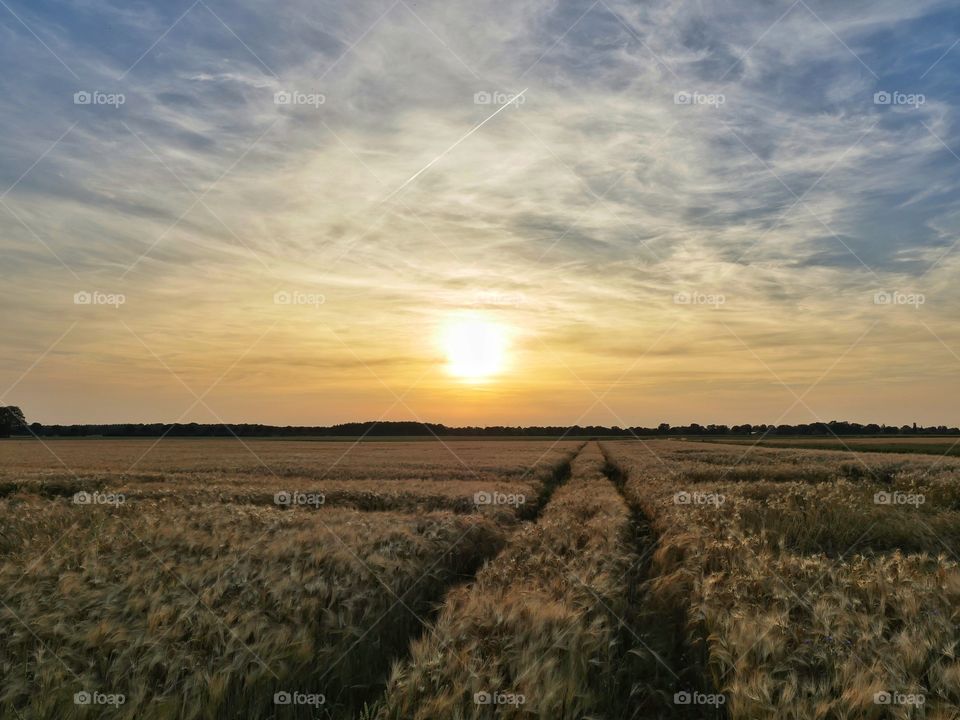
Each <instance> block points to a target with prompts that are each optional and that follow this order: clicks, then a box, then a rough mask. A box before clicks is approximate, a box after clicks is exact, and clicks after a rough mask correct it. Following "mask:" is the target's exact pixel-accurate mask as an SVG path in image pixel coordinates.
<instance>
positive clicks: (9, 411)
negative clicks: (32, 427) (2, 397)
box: [0, 405, 27, 437]
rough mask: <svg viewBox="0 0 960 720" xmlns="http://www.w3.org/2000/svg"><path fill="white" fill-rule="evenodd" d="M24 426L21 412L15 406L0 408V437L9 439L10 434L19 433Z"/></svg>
mask: <svg viewBox="0 0 960 720" xmlns="http://www.w3.org/2000/svg"><path fill="white" fill-rule="evenodd" d="M26 426H27V419H26V418H25V417H24V416H23V410H21V409H20V408H18V407H17V406H16V405H8V406H6V407H0V437H10V434H11V433H15V432H20V431H22V430H23V429H24V428H26Z"/></svg>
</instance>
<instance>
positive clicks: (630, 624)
mask: <svg viewBox="0 0 960 720" xmlns="http://www.w3.org/2000/svg"><path fill="white" fill-rule="evenodd" d="M600 450H601V452H602V453H603V456H604V459H605V465H604V474H605V475H606V476H607V478H608V479H609V480H610V482H611V483H612V484H613V485H614V487H616V488H617V492H618V493H619V494H620V496H621V497H622V498H623V501H624V502H625V503H626V505H627V507H629V508H630V513H631V518H632V526H633V528H632V536H633V542H634V543H635V547H636V553H637V557H638V565H637V568H636V571H635V573H634V574H633V575H632V577H631V578H630V580H629V581H630V584H631V587H630V590H629V593H630V597H631V605H632V609H633V610H632V612H631V614H630V616H629V617H627V618H624V623H625V625H626V627H625V628H624V636H623V642H624V643H625V644H628V645H630V644H632V645H633V647H632V648H631V650H630V651H629V653H630V655H632V656H633V657H632V658H630V659H629V662H628V663H627V664H628V666H629V668H630V670H629V672H630V673H631V674H632V675H633V678H634V682H633V683H632V685H631V686H630V687H628V688H624V691H625V692H629V694H630V696H631V697H632V698H633V700H634V703H635V704H634V707H633V710H632V712H631V714H629V715H626V716H625V718H630V719H631V720H632V719H634V718H635V719H637V720H640V719H643V720H648V719H653V718H658V719H659V718H663V719H664V720H668V719H669V720H674V719H676V720H680V719H689V720H694V718H695V719H696V720H723V719H724V718H726V717H727V712H726V708H725V707H724V706H723V705H720V706H719V707H716V708H715V707H714V706H706V705H698V704H695V703H692V702H689V700H690V699H691V696H692V694H694V693H700V694H701V695H711V694H716V690H714V689H713V687H712V683H711V682H710V679H709V676H708V673H707V671H706V668H707V660H708V658H707V654H706V646H705V643H701V644H700V645H699V646H698V647H694V646H692V645H691V644H690V641H689V635H688V632H687V628H688V626H689V618H688V616H687V612H686V610H685V608H683V607H682V606H669V605H667V604H665V603H663V602H661V601H658V600H657V598H656V595H655V593H654V592H653V588H654V585H655V583H656V581H657V577H656V576H654V575H653V574H652V571H651V564H652V563H651V561H652V559H653V555H654V553H655V552H656V549H657V546H658V544H659V536H658V535H657V533H656V531H655V530H654V528H653V525H652V523H651V522H650V518H649V517H648V516H647V515H646V514H645V513H644V512H643V509H642V508H641V507H640V506H639V505H638V504H637V503H636V502H633V501H632V500H631V498H630V496H629V494H628V493H625V492H624V486H625V484H626V482H627V480H628V477H627V473H626V472H625V471H624V469H623V468H622V467H621V466H620V465H618V464H617V462H616V460H615V459H613V458H612V457H611V455H610V453H609V452H608V451H607V448H605V447H604V446H603V445H602V444H600ZM684 701H687V702H684Z"/></svg>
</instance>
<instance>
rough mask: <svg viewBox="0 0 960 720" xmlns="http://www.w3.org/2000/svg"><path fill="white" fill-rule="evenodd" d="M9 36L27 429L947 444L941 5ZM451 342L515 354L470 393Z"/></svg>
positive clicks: (215, 20) (301, 19) (957, 143)
mask: <svg viewBox="0 0 960 720" xmlns="http://www.w3.org/2000/svg"><path fill="white" fill-rule="evenodd" d="M0 38H2V41H0V61H2V63H3V67H4V69H5V71H4V73H3V74H2V78H0V82H2V92H0V123H2V127H3V132H2V133H0V200H2V203H0V217H2V218H3V221H2V225H0V228H2V234H0V257H2V258H3V261H2V264H0V277H2V278H3V280H4V283H3V289H2V290H0V303H2V306H3V309H4V312H3V316H2V320H0V322H2V324H3V333H4V336H5V339H6V342H5V343H4V344H3V348H2V352H0V389H2V390H6V392H5V394H4V396H3V397H4V401H5V402H8V403H17V404H21V405H23V406H24V408H25V410H26V411H27V413H28V415H30V416H33V417H35V418H37V419H40V420H42V421H46V422H55V421H80V420H102V421H108V420H112V421H119V420H126V419H132V420H174V419H181V418H182V419H189V420H198V421H209V420H211V419H220V418H221V417H222V418H226V419H229V420H231V421H241V420H249V421H265V422H277V423H282V422H291V423H300V422H318V423H320V422H331V421H338V420H355V419H365V418H368V417H377V416H380V415H381V413H386V416H387V417H398V418H399V417H404V418H408V417H421V416H422V417H426V418H428V419H431V420H440V421H449V422H457V421H459V422H490V423H494V422H500V421H511V422H512V421H516V422H554V421H555V422H572V421H574V420H576V419H577V418H578V416H580V415H581V414H584V413H585V415H584V417H583V418H582V420H583V421H592V422H602V423H607V424H627V423H630V424H633V423H652V422H659V421H661V420H667V421H672V422H689V421H693V420H697V421H700V422H743V421H753V422H771V421H773V420H776V419H777V418H778V417H779V416H780V415H782V414H784V413H785V415H784V417H783V418H782V421H784V422H785V421H795V422H802V421H809V420H812V419H831V418H834V417H843V418H849V419H855V420H876V421H884V422H898V423H900V422H906V421H908V420H913V419H917V420H919V421H922V422H928V423H933V422H945V423H952V424H955V423H956V420H955V418H953V415H952V413H953V409H952V408H953V403H952V400H951V397H952V395H951V391H954V390H956V381H955V378H956V377H957V370H958V368H960V357H958V355H960V337H958V333H957V331H956V329H955V322H954V319H955V318H956V312H957V310H958V309H960V308H958V305H960V297H958V292H957V289H956V283H955V282H953V280H954V278H955V277H956V276H955V270H956V269H957V265H958V262H960V260H958V255H960V250H958V249H957V248H955V247H954V244H955V243H956V242H957V240H958V239H960V235H958V229H960V227H958V225H960V214H958V211H960V208H958V206H957V197H958V195H957V183H958V180H960V132H958V128H957V123H956V115H957V103H958V99H960V94H958V93H960V90H958V88H957V84H956V82H955V78H956V76H957V70H958V67H960V44H958V42H960V11H958V10H957V8H956V6H955V5H954V4H951V3H948V2H914V3H903V2H845V3H829V2H814V1H812V0H798V2H793V3H791V2H762V3H756V2H750V3H744V2H731V1H727V2H666V1H663V2H644V3H627V2H616V1H615V0H600V1H598V2H592V1H590V2H539V1H527V0H521V1H520V2H477V3H470V4H465V3H464V4H460V3H458V4H450V3H439V2H412V1H409V0H397V1H396V2H394V1H393V0H389V1H387V2H356V3H325V2H281V3H262V2H260V3H256V2H235V3H229V4H227V3H222V2H218V1H217V0H200V1H198V2H196V3H194V2H192V0H190V1H188V2H170V3H120V2H116V3H110V2H100V1H98V0H86V1H83V2H71V3H54V2H29V3H28V2H20V1H19V0H4V2H3V4H2V5H0ZM520 92H522V93H523V95H522V97H521V98H519V99H517V100H515V101H514V102H512V103H509V104H506V105H505V106H504V103H505V102H506V101H507V100H508V99H510V98H511V97H513V96H514V95H515V94H516V93H520ZM77 93H81V94H82V93H90V97H92V98H93V100H92V102H91V103H89V104H77V102H76V100H75V95H76V94H77ZM878 93H880V95H878ZM278 94H279V95H278ZM121 95H122V99H123V102H122V104H121V103H119V102H118V101H117V98H118V97H119V96H121ZM284 96H288V97H291V98H293V100H292V102H291V103H288V104H284V103H282V102H278V97H284ZM78 97H81V98H82V97H83V95H80V96H78ZM888 97H889V100H890V101H889V102H886V98H888ZM111 98H112V99H111ZM487 100H489V102H487ZM4 190H5V192H4ZM78 292H81V293H82V292H90V293H97V292H100V293H103V294H106V295H114V296H117V295H122V296H123V298H124V302H123V303H122V305H120V306H119V307H117V306H110V305H106V306H97V305H96V304H95V303H94V305H93V306H90V305H83V304H80V305H78V304H76V303H75V301H74V295H75V294H76V293H78ZM277 292H293V293H297V292H300V293H305V294H308V295H309V294H312V295H314V296H322V297H323V304H322V307H318V306H317V305H316V304H314V305H306V306H299V305H295V306H289V305H282V304H280V305H278V304H277V303H276V302H275V301H274V296H275V293H277ZM878 295H879V296H880V297H881V300H880V301H879V304H878V301H877V300H876V298H877V297H878ZM678 296H679V297H680V298H688V299H690V301H689V302H684V301H682V300H681V301H678V300H677V298H678ZM503 298H508V301H504V300H503ZM882 298H891V299H892V301H890V302H885V301H884V300H883V299H882ZM917 298H920V300H918V299H917ZM711 299H712V300H711ZM464 311H470V312H479V313H482V314H483V315H484V316H485V317H487V318H493V319H494V321H495V322H497V323H499V324H501V325H502V326H503V327H505V328H507V329H508V330H509V335H510V337H511V346H512V351H511V368H510V370H509V371H508V372H505V373H504V374H503V376H502V377H501V378H499V379H498V381H497V382H496V383H493V384H487V385H485V386H484V387H483V388H463V387H459V386H457V385H456V383H452V382H451V381H450V379H449V378H448V377H445V376H444V375H443V373H442V369H441V368H442V354H443V350H442V348H438V347H437V344H436V342H435V337H436V336H437V333H438V328H439V327H440V326H442V325H443V323H444V322H445V320H446V319H447V318H449V317H450V316H451V315H456V314H457V313H460V312H464ZM211 385H213V387H212V388H211V390H210V394H209V396H204V397H205V401H204V402H200V403H198V402H196V395H198V394H201V393H202V392H203V391H204V390H206V389H207V388H208V387H210V386H211ZM7 388H9V389H7ZM607 390H609V391H610V392H609V394H608V395H605V396H603V397H604V400H603V401H602V402H597V400H596V398H597V396H598V395H599V394H600V393H603V392H604V391H607ZM805 392H806V393H807V394H804V393H805ZM403 393H406V394H403ZM398 397H402V398H403V401H402V402H398V400H397V398H398ZM798 398H800V399H799V400H798ZM184 413H185V414H184Z"/></svg>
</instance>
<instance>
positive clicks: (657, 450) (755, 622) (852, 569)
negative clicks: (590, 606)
mask: <svg viewBox="0 0 960 720" xmlns="http://www.w3.org/2000/svg"><path fill="white" fill-rule="evenodd" d="M694 447H695V446H694V445H693V444H683V443H651V444H647V445H646V446H644V445H641V444H639V443H636V444H626V443H610V444H609V445H608V446H607V448H608V451H609V452H610V453H611V455H612V456H613V458H614V460H615V461H616V462H617V463H618V464H620V465H621V467H622V469H623V470H624V472H625V474H626V476H627V482H626V486H625V491H626V495H627V497H628V499H630V500H631V501H632V502H635V503H636V504H637V505H638V506H639V507H641V508H642V509H643V511H644V513H645V514H646V515H647V516H648V517H649V518H650V519H651V522H652V525H653V528H654V530H655V532H656V533H657V534H658V536H659V543H658V548H657V552H656V555H655V557H654V562H653V565H652V567H651V570H650V575H651V577H650V580H649V587H650V602H651V604H653V605H655V606H657V607H659V608H660V609H661V610H662V611H664V612H666V611H667V609H668V608H671V607H677V606H681V607H685V608H686V613H685V618H686V622H687V631H688V637H687V640H688V643H689V644H690V645H691V646H692V647H694V648H702V649H703V650H704V651H705V653H706V661H707V665H708V670H709V675H710V679H711V680H712V682H713V684H714V687H716V688H717V689H718V690H720V691H721V692H723V693H724V694H725V696H726V698H727V702H726V709H727V712H728V715H729V717H730V718H731V719H732V720H748V719H749V720H755V719H758V718H793V719H795V720H812V719H813V718H886V717H895V718H910V717H928V718H933V717H935V718H957V717H960V685H958V683H957V681H958V658H957V652H958V650H960V569H958V564H957V561H956V558H957V556H956V554H955V553H956V551H955V548H956V543H957V540H958V538H960V534H958V520H960V517H958V513H957V508H958V502H957V500H958V498H960V493H958V484H957V479H958V477H960V473H958V469H957V463H956V462H955V461H950V460H948V461H943V462H939V463H938V461H937V460H936V459H934V458H930V457H923V456H910V457H907V458H902V457H901V458H898V459H897V461H896V464H895V465H891V464H890V460H889V458H888V457H883V458H878V457H872V456H863V457H862V458H861V459H862V460H863V463H862V464H861V463H860V462H859V461H858V462H857V463H856V464H854V465H850V466H843V467H842V466H841V463H842V461H841V460H840V459H839V457H838V456H837V454H836V453H810V452H804V453H800V454H798V452H795V451H776V450H764V451H761V452H762V453H763V457H762V458H761V460H760V463H759V464H761V465H762V466H763V468H764V473H763V474H764V476H765V477H766V478H767V480H769V478H771V477H776V478H777V480H778V481H777V482H769V481H766V480H765V481H759V480H754V481H751V480H748V479H746V478H744V477H738V478H736V480H735V481H734V482H731V481H730V480H731V473H729V472H727V470H728V469H729V467H730V466H731V465H733V464H734V463H735V462H736V461H737V459H738V458H739V457H740V456H741V455H742V451H739V450H736V449H734V450H732V451H724V450H720V449H719V448H718V449H717V451H715V454H714V457H713V458H712V459H711V462H706V461H705V460H704V457H703V446H702V445H700V446H699V449H694ZM781 452H782V453H783V462H782V463H779V464H778V463H777V459H778V457H779V454H780V453H781ZM705 465H712V466H713V467H714V471H713V473H712V474H710V473H707V472H706V471H705V470H704V466H705ZM824 466H825V467H826V468H827V472H826V474H827V475H829V476H832V478H833V480H832V481H824V482H811V481H810V480H809V478H815V477H817V475H818V473H820V472H821V470H822V469H823V468H824ZM853 468H857V469H853ZM804 480H805V482H804ZM678 492H686V493H690V496H689V497H684V496H680V497H679V498H678V496H677V493H678ZM877 492H884V493H893V492H900V493H903V495H902V496H901V497H909V496H918V495H923V496H924V503H923V504H920V505H884V504H876V503H875V502H874V493H877ZM696 493H701V495H699V496H696V497H697V499H698V500H700V502H699V503H698V502H697V501H696V500H692V499H691V498H692V497H693V496H694V495H695V494H696ZM711 498H712V500H711ZM718 498H722V502H720V501H718ZM678 499H679V500H680V502H679V503H678ZM687 499H689V500H690V502H683V500H687ZM878 693H890V694H891V697H892V699H893V702H892V703H890V704H883V703H878V702H876V700H878V699H881V700H882V699H883V698H884V696H883V695H877V694H878ZM919 695H922V696H923V698H924V703H923V704H922V705H919V704H916V701H917V699H918V698H917V696H919ZM911 703H912V704H911Z"/></svg>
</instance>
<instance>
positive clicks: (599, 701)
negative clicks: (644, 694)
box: [379, 441, 652, 720]
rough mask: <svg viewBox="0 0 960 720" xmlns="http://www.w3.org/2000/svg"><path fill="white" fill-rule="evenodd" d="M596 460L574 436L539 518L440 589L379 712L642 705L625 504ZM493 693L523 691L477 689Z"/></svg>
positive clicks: (537, 713) (620, 711)
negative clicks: (463, 578)
mask: <svg viewBox="0 0 960 720" xmlns="http://www.w3.org/2000/svg"><path fill="white" fill-rule="evenodd" d="M604 463H605V459H604V456H603V454H602V452H601V450H600V447H599V445H598V444H597V443H596V442H595V441H594V442H590V443H585V444H584V445H583V446H581V448H580V450H579V451H578V452H577V453H576V455H574V456H573V457H571V458H570V461H569V465H570V471H569V475H568V476H567V477H566V478H565V481H564V482H562V483H557V484H556V485H555V488H554V489H555V490H556V492H555V493H553V494H552V496H551V497H550V499H549V502H547V503H546V504H541V505H540V510H541V512H539V513H538V514H537V517H536V522H528V523H525V524H524V525H523V527H522V528H521V529H520V530H518V531H517V533H515V534H514V536H513V538H512V540H511V541H510V543H508V545H507V547H506V548H505V549H504V550H503V551H502V552H501V553H500V554H499V555H497V557H495V558H494V559H493V560H491V561H490V562H489V563H488V564H487V565H486V566H485V567H484V568H483V569H482V570H481V571H480V573H478V574H477V577H476V578H475V579H474V581H473V582H472V583H470V584H469V585H465V586H462V587H460V588H458V589H456V590H454V591H452V592H450V593H448V595H447V597H446V600H445V603H444V607H443V608H442V609H441V612H440V615H439V617H438V620H437V621H436V622H435V623H434V624H433V625H432V626H431V627H430V628H429V629H428V632H425V633H424V635H423V636H422V637H421V638H420V639H419V640H418V641H416V642H415V643H414V644H413V645H412V647H411V651H410V657H409V659H408V660H407V661H406V662H404V663H402V664H400V665H398V666H397V667H396V668H395V671H394V674H393V677H392V678H391V682H390V684H389V687H388V691H387V693H386V695H385V698H384V707H383V713H382V714H381V715H380V716H379V717H381V718H390V720H437V718H440V717H444V718H447V717H450V718H462V719H463V720H481V719H482V720H486V719H487V718H501V717H502V718H538V719H539V720H581V718H588V717H589V718H593V719H594V720H601V719H602V720H620V719H621V718H627V717H640V715H636V714H635V713H634V712H633V710H634V705H635V703H634V702H633V699H632V698H631V697H630V693H629V689H630V684H631V682H632V681H633V678H634V675H632V673H631V667H632V666H635V665H637V663H631V662H630V660H631V658H635V656H632V655H630V654H629V653H628V650H629V649H630V648H632V647H633V646H634V643H631V644H627V643H626V642H625V640H624V638H625V634H626V623H625V621H624V619H623V618H624V617H625V616H628V615H629V613H630V602H629V597H628V589H629V588H630V587H632V586H633V585H634V583H632V582H631V581H630V580H629V579H628V578H629V577H630V576H631V575H632V573H633V572H634V571H635V568H636V567H637V565H638V563H637V557H636V555H635V553H634V550H633V548H634V543H633V538H632V532H631V531H632V524H631V515H630V510H629V507H628V505H627V503H626V502H625V501H624V499H623V497H622V496H621V494H620V493H619V492H618V491H617V489H616V487H615V486H614V484H613V483H612V482H611V481H610V480H609V478H608V477H607V476H606V475H605V474H604V467H605V465H604ZM625 688H626V691H624V689H625ZM498 693H499V694H500V696H506V697H508V698H509V697H516V696H519V697H523V698H525V700H524V701H523V702H522V703H520V704H519V705H511V704H509V702H507V704H502V703H500V704H498V703H497V702H492V703H490V702H488V703H487V704H484V703H483V702H482V701H477V700H476V697H477V696H480V697H487V698H489V697H490V696H491V695H494V696H496V695H497V694H498ZM647 717H652V716H650V715H647Z"/></svg>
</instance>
